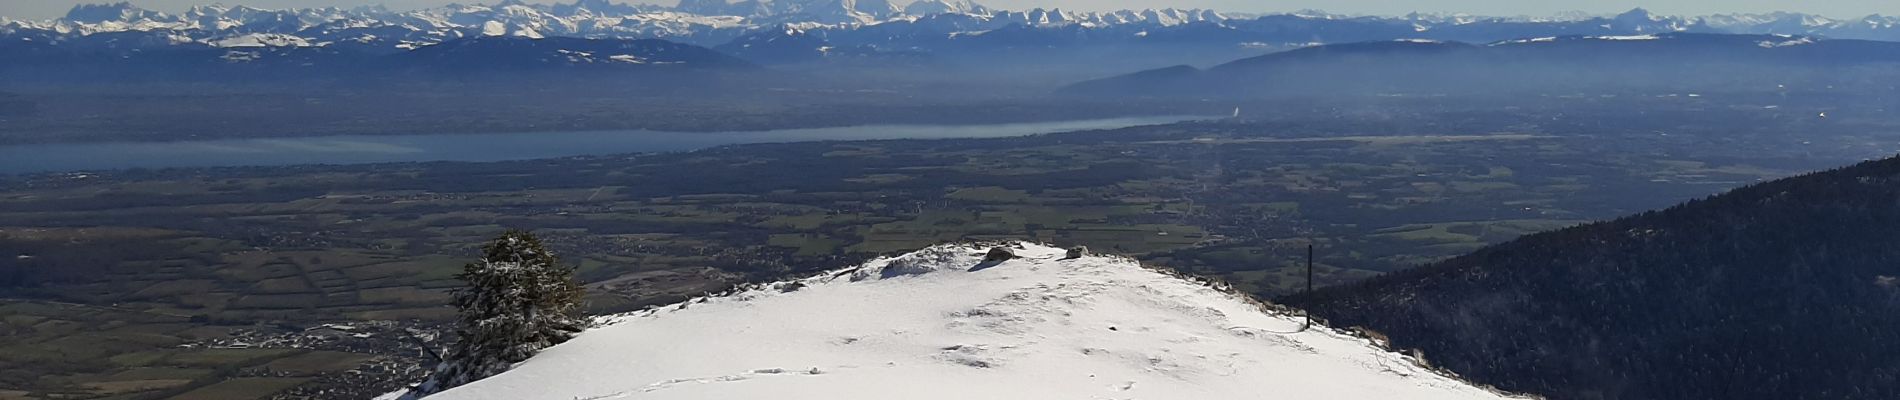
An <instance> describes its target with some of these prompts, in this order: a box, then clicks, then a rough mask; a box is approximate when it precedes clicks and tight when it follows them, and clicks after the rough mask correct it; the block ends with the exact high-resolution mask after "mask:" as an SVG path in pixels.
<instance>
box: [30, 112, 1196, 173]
mask: <svg viewBox="0 0 1900 400" xmlns="http://www.w3.org/2000/svg"><path fill="white" fill-rule="evenodd" d="M1208 118H1209V117H1190V116H1170V117H1129V118H1109V119H1093V120H1079V121H1059V122H1030V123H1014V124H989V125H863V126H847V127H834V128H808V129H784V130H772V131H743V132H661V131H648V130H629V131H588V132H531V133H468V134H430V135H344V136H312V137H291V138H269V139H218V140H195V141H176V142H96V143H58V144H34V145H17V146H0V174H21V173H42V172H62V171H94V170H111V169H126V168H180V167H235V166H281V165H303V164H372V163H391V162H419V161H471V162H482V161H508V160H529V159H537V158H556V157H571V156H588V155H606V154H623V153H646V152H667V151H685V150H696V149H703V148H708V147H715V146H721V145H728V144H746V143H782V142H802V141H820V140H875V139H950V138H992V137H1012V136H1027V135H1036V134H1044V133H1057V132H1070V131H1080V130H1091V129H1115V128H1126V127H1130V126H1141V125H1158V124H1169V123H1175V122H1182V121H1191V120H1201V119H1208Z"/></svg>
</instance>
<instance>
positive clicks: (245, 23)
mask: <svg viewBox="0 0 1900 400" xmlns="http://www.w3.org/2000/svg"><path fill="white" fill-rule="evenodd" d="M730 1H731V0H685V1H683V2H682V3H681V4H680V5H679V6H676V7H662V6H654V5H636V4H621V3H613V2H610V1H609V0H578V1H576V2H575V3H572V4H552V5H548V4H529V3H524V2H521V1H519V0H507V1H503V2H501V3H498V4H493V5H460V4H454V5H448V6H443V7H437V8H429V9H422V10H413V11H392V10H388V9H384V8H381V7H358V8H348V9H345V8H335V7H330V8H303V9H286V10H268V9H259V8H252V7H246V6H236V7H227V6H198V7H192V8H191V9H189V10H187V11H185V12H183V13H177V14H172V13H162V12H156V11H151V10H144V9H140V8H137V7H134V6H132V5H130V4H128V3H118V4H99V5H81V6H77V7H74V8H73V9H72V10H71V11H70V12H69V13H68V14H67V15H66V16H65V17H64V18H60V19H55V20H49V21H23V20H12V19H7V18H5V17H0V40H10V41H41V43H43V44H48V43H50V44H68V45H77V46H103V47H104V48H121V49H123V48H138V47H151V46H210V47H319V46H351V47H357V48H362V49H366V50H383V51H390V52H395V51H401V50H412V49H415V48H418V47H422V46H427V45H432V44H437V43H441V42H444V41H447V40H453V39H457V38H467V37H482V36H517V37H527V38H542V37H578V38H612V39H665V40H669V41H675V42H682V43H688V44H694V45H699V46H704V47H713V46H719V45H722V44H727V43H729V42H732V41H733V40H735V39H739V38H741V37H742V36H745V35H747V34H748V33H752V32H755V31H759V30H784V29H783V28H795V29H798V30H801V31H807V32H811V33H812V34H814V35H816V36H818V37H821V38H823V39H824V40H826V41H828V42H829V43H831V44H833V45H840V46H872V47H876V48H879V49H884V50H905V51H914V50H925V51H928V50H932V49H935V48H938V47H943V46H946V45H947V43H948V42H955V41H959V40H970V39H974V38H977V37H980V36H984V35H985V34H990V33H995V32H999V31H1000V32H1006V33H1007V34H1006V35H997V36H1008V37H1009V40H1007V41H1005V42H1004V43H991V44H993V45H1004V46H1023V45H1028V46H1047V45H1052V44H1073V43H1078V42H1080V43H1089V42H1116V43H1122V42H1140V41H1149V42H1157V43H1162V42H1165V43H1177V44H1180V43H1188V44H1192V43H1203V44H1213V45H1226V46H1238V45H1253V46H1260V45H1273V46H1280V45H1298V44H1310V43H1340V42H1351V41H1365V40H1387V39H1397V38H1421V39H1437V40H1458V41H1468V42H1490V41H1497V40H1506V39H1513V38H1525V37H1541V36H1557V35H1578V34H1601V35H1609V34H1645V33H1662V32H1700V33H1740V34H1793V35H1812V36H1821V37H1830V38H1849V39H1873V40H1900V17H1887V16H1878V15H1875V16H1868V17H1865V18H1861V19H1851V20H1849V19H1831V18H1826V17H1821V16H1816V15H1808V14H1797V13H1773V14H1727V15H1713V16H1701V17H1679V16H1660V15H1654V14H1651V13H1649V12H1647V11H1644V10H1641V9H1637V10H1632V11H1630V12H1628V13H1624V14H1621V15H1616V16H1611V17H1602V16H1587V15H1563V16H1557V17H1551V18H1527V17H1517V18H1500V17H1478V16H1469V15H1440V14H1412V15H1406V16H1402V17H1355V16H1344V15H1336V14H1327V13H1323V12H1313V11H1302V12H1294V13H1286V14H1271V15H1257V16H1256V15H1242V14H1232V13H1221V12H1216V11H1213V10H1199V9H1193V10H1190V9H1149V10H1139V11H1136V10H1124V11H1114V12H1073V11H1064V10H1060V9H1033V10H1027V11H1010V10H998V9H993V8H990V7H985V6H983V5H980V4H976V3H972V2H970V1H968V0H924V1H916V2H909V3H907V4H901V5H900V4H899V3H896V2H892V1H890V0H744V1H740V2H730ZM99 35H105V36H103V37H100V38H94V39H92V40H89V39H85V38H87V37H92V36H99ZM98 39H103V40H98ZM987 39H989V40H988V41H990V42H995V41H996V40H995V38H987Z"/></svg>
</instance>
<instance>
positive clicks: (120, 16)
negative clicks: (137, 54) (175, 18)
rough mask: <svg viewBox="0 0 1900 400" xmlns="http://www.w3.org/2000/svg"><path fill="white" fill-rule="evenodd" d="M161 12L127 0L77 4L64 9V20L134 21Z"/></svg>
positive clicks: (94, 21) (84, 21)
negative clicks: (140, 6)
mask: <svg viewBox="0 0 1900 400" xmlns="http://www.w3.org/2000/svg"><path fill="white" fill-rule="evenodd" d="M161 15H162V14H159V13H156V12H152V11H148V10H145V9H143V8H139V7H138V6H134V5H132V3H129V2H123V1H121V2H118V3H111V4H79V5H75V6H73V8H72V9H71V10H67V11H66V20H67V21H73V22H81V23H95V24H96V23H100V22H106V21H136V20H139V19H144V18H149V17H154V16H161Z"/></svg>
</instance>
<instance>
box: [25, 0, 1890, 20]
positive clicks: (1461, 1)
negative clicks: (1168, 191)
mask: <svg viewBox="0 0 1900 400" xmlns="http://www.w3.org/2000/svg"><path fill="white" fill-rule="evenodd" d="M101 1H107V0H0V15H4V16H8V17H13V18H27V19H43V18H51V17H56V16H59V15H62V14H64V13H65V11H66V9H68V8H71V7H72V6H73V5H74V4H79V3H89V2H101ZM111 1H117V0H111ZM462 1H464V2H467V3H494V2H498V1H500V0H462ZM529 1H533V2H541V3H547V2H551V1H555V0H529ZM560 1H562V2H571V1H572V0H560ZM622 1H625V0H622ZM643 1H644V2H668V3H670V2H674V1H677V0H643ZM897 1H899V2H902V1H905V0H897ZM131 2H132V3H133V4H136V5H139V6H141V7H145V8H150V9H155V10H160V11H177V10H182V9H184V8H185V7H189V6H191V5H195V4H207V3H213V2H222V3H224V4H227V5H236V4H246V5H251V6H256V7H265V8H285V7H312V6H333V5H334V6H358V5H365V4H384V5H387V6H389V7H390V8H395V9H411V8H421V7H429V6H436V5H442V4H447V3H450V2H452V1H451V0H131ZM979 2H980V3H983V4H988V5H991V6H995V7H1002V8H1009V9H1023V8H1033V7H1061V8H1065V9H1077V10H1101V9H1121V8H1136V9H1139V8H1159V7H1181V8H1213V9H1218V10H1231V11H1245V12H1267V11H1293V10H1300V9H1319V10H1326V11H1332V12H1339V13H1350V14H1379V15H1400V14H1405V13H1407V12H1412V11H1426V12H1463V13H1471V14H1482V15H1550V14H1554V13H1557V12H1562V11H1585V12H1590V13H1603V14H1607V13H1616V12H1621V11H1624V10H1628V9H1630V8H1635V7H1639V6H1640V7H1644V8H1648V9H1650V10H1651V11H1655V12H1658V13H1663V14H1685V15H1696V14H1714V13H1731V12H1766V11H1799V12H1808V13H1816V14H1821V15H1827V16H1831V17H1838V18H1857V17H1861V16H1865V15H1868V14H1875V13H1879V14H1887V15H1895V14H1900V1H1895V0H1808V1H1795V0H1648V1H1632V0H1330V1H1329V0H987V1H985V0H979Z"/></svg>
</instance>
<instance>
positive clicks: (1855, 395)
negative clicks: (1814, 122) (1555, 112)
mask: <svg viewBox="0 0 1900 400" xmlns="http://www.w3.org/2000/svg"><path fill="white" fill-rule="evenodd" d="M1896 276H1900V158H1889V159H1885V160H1879V161H1870V162H1865V163H1862V164H1859V165H1855V166H1851V167H1847V168H1841V169H1837V170H1832V171H1826V172H1820V173H1815V174H1810V175H1806V176H1800V177H1795V178H1788V179H1783V180H1778V181H1773V182H1768V183H1762V184H1757V185H1753V186H1749V187H1745V188H1741V189H1737V190H1734V191H1732V192H1729V193H1726V194H1722V195H1719V196H1714V197H1710V198H1707V199H1703V200H1697V201H1691V202H1688V203H1685V204H1682V205H1678V206H1676V207H1672V208H1669V209H1666V210H1662V211H1652V212H1647V213H1643V214H1640V215H1635V216H1631V217H1626V218H1623V219H1619V220H1615V221H1610V222H1601V223H1594V224H1588V225H1582V226H1577V227H1572V228H1568V229H1563V230H1558V231H1553V232H1547V233H1541V234H1535V235H1530V236H1526V237H1523V238H1520V239H1518V240H1515V241H1512V242H1508V243H1505V244H1501V245H1497V246H1492V247H1489V248H1485V249H1483V250H1479V251H1477V252H1474V253H1472V254H1469V255H1465V256H1461V257H1457V258H1453V259H1450V260H1446V261H1443V262H1439V263H1435V264H1431V265H1426V266H1423V267H1420V268H1416V269H1412V270H1407V271H1403V272H1398V273H1393V274H1389V275H1385V276H1382V277H1379V278H1375V279H1372V280H1369V281H1365V282H1362V283H1360V284H1355V285H1351V286H1345V287H1337V288H1332V289H1328V290H1322V291H1319V292H1317V293H1316V294H1313V295H1308V296H1296V297H1292V298H1287V299H1284V300H1285V302H1287V303H1290V304H1292V305H1296V306H1299V307H1305V308H1307V309H1309V310H1312V311H1313V312H1316V313H1318V314H1319V315H1321V316H1323V317H1324V318H1326V319H1327V320H1329V321H1330V322H1331V323H1333V324H1334V325H1337V326H1364V327H1368V328H1371V329H1373V330H1376V331H1379V332H1382V333H1384V334H1386V335H1388V336H1390V338H1391V340H1392V343H1393V345H1394V346H1395V347H1398V348H1411V349H1419V350H1422V351H1423V352H1424V354H1425V356H1426V358H1428V359H1430V360H1431V361H1432V362H1434V363H1436V364H1438V365H1440V366H1443V367H1446V368H1449V369H1451V370H1453V371H1456V372H1458V373H1460V374H1462V375H1464V376H1465V377H1467V378H1470V379H1473V380H1475V381H1478V382H1483V383H1489V384H1494V385H1497V386H1499V387H1500V388H1502V389H1506V390H1512V391H1524V392H1531V393H1538V394H1544V395H1548V396H1550V397H1551V398H1554V399H1894V398H1900V282H1896V280H1897V279H1896Z"/></svg>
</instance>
